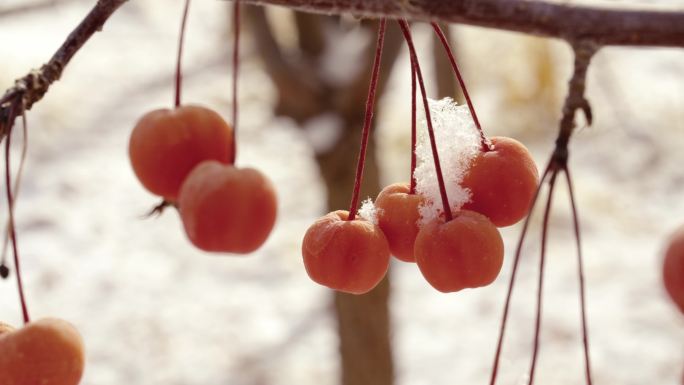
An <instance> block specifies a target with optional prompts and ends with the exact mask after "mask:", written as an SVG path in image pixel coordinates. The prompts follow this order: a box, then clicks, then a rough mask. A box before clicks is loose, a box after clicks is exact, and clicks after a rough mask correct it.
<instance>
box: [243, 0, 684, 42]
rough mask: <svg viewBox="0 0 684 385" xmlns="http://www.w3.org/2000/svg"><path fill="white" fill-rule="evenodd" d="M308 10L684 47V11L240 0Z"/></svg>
mask: <svg viewBox="0 0 684 385" xmlns="http://www.w3.org/2000/svg"><path fill="white" fill-rule="evenodd" d="M241 1H243V2H244V3H251V4H259V5H281V6H286V7H288V8H291V9H296V10H300V11H305V12H316V13H324V14H353V15H356V16H360V17H390V18H408V19H412V20H423V21H442V22H448V23H460V24H469V25H475V26H481V27H487V28H496V29H502V30H508V31H515V32H522V33H529V34H534V35H539V36H545V37H553V38H559V39H564V40H567V41H571V42H572V41H579V40H589V41H592V42H593V43H595V44H597V45H599V46H600V45H633V46H673V47H683V46H684V12H681V11H672V12H658V11H640V10H617V9H605V8H594V7H585V6H573V5H567V4H556V3H547V2H544V1H541V0H241Z"/></svg>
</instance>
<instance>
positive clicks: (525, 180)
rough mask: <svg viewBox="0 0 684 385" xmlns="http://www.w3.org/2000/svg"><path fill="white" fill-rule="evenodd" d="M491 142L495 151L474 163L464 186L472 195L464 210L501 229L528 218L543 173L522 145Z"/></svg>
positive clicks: (497, 139)
mask: <svg viewBox="0 0 684 385" xmlns="http://www.w3.org/2000/svg"><path fill="white" fill-rule="evenodd" d="M490 140H491V143H492V146H493V148H492V149H491V150H490V151H486V152H480V153H479V154H478V155H477V156H476V157H475V159H473V161H472V164H471V165H470V168H469V169H468V170H467V171H466V173H465V175H464V177H463V181H462V182H461V186H462V187H465V188H468V189H470V192H471V199H470V202H467V203H465V204H464V205H463V209H466V210H472V211H477V212H478V213H480V214H484V215H485V216H487V217H488V218H489V219H490V220H491V221H492V223H494V224H495V225H496V226H498V227H504V226H510V225H512V224H515V223H516V222H518V221H520V220H521V219H522V218H524V217H525V215H527V212H528V211H529V209H530V206H531V204H532V199H533V198H534V194H535V192H536V190H537V185H538V184H539V172H538V171H537V166H536V164H535V163H534V160H533V159H532V155H531V154H530V152H529V151H528V150H527V148H526V147H525V146H524V145H523V144H522V143H520V142H518V141H517V140H515V139H512V138H507V137H492V138H491V139H490Z"/></svg>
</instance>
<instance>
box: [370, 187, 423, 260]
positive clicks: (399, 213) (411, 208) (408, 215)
mask: <svg viewBox="0 0 684 385" xmlns="http://www.w3.org/2000/svg"><path fill="white" fill-rule="evenodd" d="M422 203H423V197H422V196H421V195H418V194H411V193H410V187H409V184H408V183H395V184H392V185H389V186H387V187H385V188H384V189H382V191H381V192H380V194H379V195H378V198H377V199H376V200H375V207H376V208H377V209H378V226H380V228H381V229H382V232H383V233H385V237H387V242H389V248H390V252H391V253H392V255H394V256H395V257H397V258H398V259H400V260H402V261H404V262H415V261H416V258H415V256H414V255H413V244H414V242H415V241H416V236H417V235H418V230H419V229H418V220H419V219H420V212H419V211H418V207H419V206H420V205H421V204H422Z"/></svg>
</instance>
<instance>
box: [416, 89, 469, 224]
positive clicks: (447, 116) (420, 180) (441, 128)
mask: <svg viewBox="0 0 684 385" xmlns="http://www.w3.org/2000/svg"><path fill="white" fill-rule="evenodd" d="M428 103H429V106H430V115H431V117H432V126H433V129H434V131H435V140H436V141H437V151H438V154H439V162H440V165H441V167H442V175H443V177H444V184H445V185H446V189H447V196H448V198H449V205H450V206H451V209H452V211H453V210H456V209H459V208H460V207H461V206H463V204H464V203H466V202H468V201H469V200H470V191H469V190H468V189H466V188H463V187H461V186H460V183H461V181H462V180H463V175H464V173H465V172H466V170H468V167H470V162H471V161H472V159H473V158H474V157H475V155H477V153H478V151H479V148H480V147H479V135H478V132H477V128H476V127H475V123H474V122H473V119H472V117H471V116H470V111H469V110H468V107H467V106H459V105H457V104H456V102H454V100H453V99H451V98H444V99H442V100H432V99H428ZM416 158H417V166H416V171H415V178H416V190H417V191H418V193H419V194H421V195H423V196H425V197H426V198H427V199H426V203H425V204H424V205H423V206H421V207H420V216H421V224H425V223H427V222H429V221H431V220H433V219H435V218H437V217H438V216H439V215H440V213H442V212H443V211H444V210H443V207H444V206H443V204H442V199H441V196H440V193H439V184H438V182H437V173H436V172H435V163H434V161H433V159H432V148H431V146H430V137H429V134H428V129H427V120H426V119H425V117H423V119H422V120H421V121H420V125H419V126H418V139H417V145H416Z"/></svg>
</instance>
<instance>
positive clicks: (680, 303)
mask: <svg viewBox="0 0 684 385" xmlns="http://www.w3.org/2000/svg"><path fill="white" fill-rule="evenodd" d="M663 282H664V284H665V289H666V290H667V293H668V294H669V295H670V297H671V298H672V300H673V301H674V303H675V304H676V305H677V307H678V308H679V311H681V312H682V314H684V227H680V228H679V229H678V230H677V231H675V233H674V234H672V236H671V237H670V240H669V243H668V247H667V250H666V252H665V260H664V261H663Z"/></svg>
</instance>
